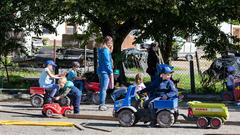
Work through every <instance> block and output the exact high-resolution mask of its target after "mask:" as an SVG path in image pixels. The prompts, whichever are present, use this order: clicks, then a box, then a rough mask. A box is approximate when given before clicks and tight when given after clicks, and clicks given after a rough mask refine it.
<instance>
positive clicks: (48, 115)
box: [45, 109, 53, 117]
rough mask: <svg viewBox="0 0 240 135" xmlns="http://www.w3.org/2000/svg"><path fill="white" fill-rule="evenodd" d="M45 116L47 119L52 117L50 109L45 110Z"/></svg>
mask: <svg viewBox="0 0 240 135" xmlns="http://www.w3.org/2000/svg"><path fill="white" fill-rule="evenodd" d="M45 114H46V116H47V117H52V116H53V111H52V110H51V109H47V110H46V113H45Z"/></svg>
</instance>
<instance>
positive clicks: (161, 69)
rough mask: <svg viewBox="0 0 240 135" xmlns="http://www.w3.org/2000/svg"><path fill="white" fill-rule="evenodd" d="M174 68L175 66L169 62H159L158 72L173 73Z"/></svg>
mask: <svg viewBox="0 0 240 135" xmlns="http://www.w3.org/2000/svg"><path fill="white" fill-rule="evenodd" d="M165 68H166V69H165ZM173 68H174V67H173V66H170V65H168V64H158V65H157V74H158V75H159V74H162V73H172V72H173Z"/></svg>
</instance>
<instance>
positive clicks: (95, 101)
mask: <svg viewBox="0 0 240 135" xmlns="http://www.w3.org/2000/svg"><path fill="white" fill-rule="evenodd" d="M99 100H100V97H99V93H93V94H92V102H93V104H95V105H98V104H99Z"/></svg>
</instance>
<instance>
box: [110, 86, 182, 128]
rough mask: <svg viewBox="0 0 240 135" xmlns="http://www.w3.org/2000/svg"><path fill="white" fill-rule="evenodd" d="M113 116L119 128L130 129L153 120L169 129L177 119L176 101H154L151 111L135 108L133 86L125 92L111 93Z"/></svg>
mask: <svg viewBox="0 0 240 135" xmlns="http://www.w3.org/2000/svg"><path fill="white" fill-rule="evenodd" d="M112 98H113V100H114V101H115V102H114V112H113V116H114V117H116V118H117V119H118V121H119V123H120V125H121V126H124V127H130V126H133V125H135V124H136V123H137V122H151V121H152V120H153V119H154V121H156V122H157V124H158V125H159V126H160V127H164V128H167V127H171V126H172V125H173V124H174V122H176V120H177V117H178V115H179V114H178V99H177V98H174V99H170V100H156V101H154V102H153V107H152V109H149V108H139V107H137V106H135V103H134V102H135V101H136V98H135V86H133V85H131V86H129V87H128V88H127V90H126V91H124V90H122V93H121V92H116V93H113V95H112Z"/></svg>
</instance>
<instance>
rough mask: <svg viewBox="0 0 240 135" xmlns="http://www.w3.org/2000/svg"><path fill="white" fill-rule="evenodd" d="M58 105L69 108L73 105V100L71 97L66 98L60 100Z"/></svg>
mask: <svg viewBox="0 0 240 135" xmlns="http://www.w3.org/2000/svg"><path fill="white" fill-rule="evenodd" d="M58 103H59V105H60V106H69V105H70V103H71V100H70V98H69V97H64V98H61V99H59V101H58Z"/></svg>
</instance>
